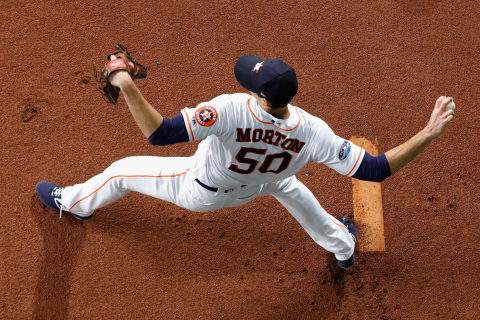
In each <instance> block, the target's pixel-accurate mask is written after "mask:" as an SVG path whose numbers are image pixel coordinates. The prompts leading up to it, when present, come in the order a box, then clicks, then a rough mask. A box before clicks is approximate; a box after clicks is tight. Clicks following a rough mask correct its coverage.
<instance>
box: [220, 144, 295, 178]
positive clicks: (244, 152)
mask: <svg viewBox="0 0 480 320" xmlns="http://www.w3.org/2000/svg"><path fill="white" fill-rule="evenodd" d="M266 152H267V149H256V148H246V147H242V148H241V149H240V150H239V151H238V153H237V156H236V157H235V159H236V160H237V161H238V162H239V163H243V164H246V165H248V168H246V169H242V168H239V167H238V165H236V164H233V163H232V164H231V165H230V167H228V169H230V170H232V171H233V172H236V173H241V174H249V173H252V172H253V170H255V168H256V167H257V165H258V163H259V161H258V160H255V159H252V158H248V157H247V156H248V153H253V154H258V155H264V154H265V153H266ZM275 159H279V160H280V161H281V162H280V164H279V165H278V166H277V168H276V169H272V168H270V167H271V166H272V163H273V161H274V160H275ZM290 160H292V155H291V154H290V153H288V152H281V153H274V154H268V155H266V156H265V160H263V162H262V164H261V165H260V167H259V168H258V171H260V172H261V173H267V172H272V173H280V172H282V171H283V170H285V169H287V167H288V165H289V164H290Z"/></svg>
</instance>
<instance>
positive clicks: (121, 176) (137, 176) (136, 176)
mask: <svg viewBox="0 0 480 320" xmlns="http://www.w3.org/2000/svg"><path fill="white" fill-rule="evenodd" d="M188 170H190V169H187V170H186V171H185V172H182V173H178V174H173V175H169V176H147V175H134V176H126V175H118V176H113V177H111V178H109V179H108V180H107V181H105V182H104V183H103V184H102V185H101V186H100V187H98V188H97V189H96V190H95V191H93V192H92V193H90V194H89V195H88V196H86V197H84V198H82V199H80V200H78V201H77V202H75V203H74V204H73V206H71V207H70V208H69V209H68V211H71V210H72V209H73V207H75V206H76V205H77V204H78V203H80V202H81V201H83V200H85V199H87V198H88V197H90V196H92V195H93V194H95V193H96V192H97V191H98V190H100V189H102V188H103V187H104V186H105V185H106V184H107V183H108V182H109V181H110V180H112V179H114V178H175V177H178V176H181V175H184V174H186V173H187V172H188Z"/></svg>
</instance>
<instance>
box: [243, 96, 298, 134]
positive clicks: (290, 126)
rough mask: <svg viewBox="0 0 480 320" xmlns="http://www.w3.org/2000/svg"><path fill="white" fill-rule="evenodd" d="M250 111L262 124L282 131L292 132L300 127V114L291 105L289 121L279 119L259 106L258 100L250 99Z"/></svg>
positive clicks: (289, 107) (289, 106)
mask: <svg viewBox="0 0 480 320" xmlns="http://www.w3.org/2000/svg"><path fill="white" fill-rule="evenodd" d="M248 110H249V111H250V113H251V114H252V116H253V117H254V118H255V120H257V121H258V122H261V123H263V124H265V125H271V126H273V127H275V128H277V129H279V130H282V131H292V130H295V129H296V128H297V127H298V126H299V125H300V121H301V118H300V114H299V113H298V109H297V108H296V107H294V106H292V105H291V104H289V105H288V111H289V112H290V117H288V119H278V118H276V117H274V116H272V115H271V114H269V113H268V112H266V111H265V110H263V109H262V107H261V106H259V105H258V103H257V100H255V98H253V97H251V98H250V99H248Z"/></svg>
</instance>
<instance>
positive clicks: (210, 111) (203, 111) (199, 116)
mask: <svg viewBox="0 0 480 320" xmlns="http://www.w3.org/2000/svg"><path fill="white" fill-rule="evenodd" d="M217 117H218V113H217V110H215V108H214V107H212V106H204V107H201V108H198V109H197V111H195V120H196V121H197V123H198V124H199V125H201V126H203V127H210V126H212V125H213V124H214V123H215V121H217Z"/></svg>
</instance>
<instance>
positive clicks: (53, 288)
mask: <svg viewBox="0 0 480 320" xmlns="http://www.w3.org/2000/svg"><path fill="white" fill-rule="evenodd" d="M30 213H31V214H32V216H33V217H34V219H35V221H36V222H37V223H38V226H39V228H40V232H41V234H42V239H43V248H44V257H43V261H42V263H41V266H40V272H39V275H38V280H37V285H36V289H35V298H34V303H33V315H32V317H33V319H67V318H68V299H69V296H70V277H71V275H72V272H73V269H74V267H75V264H76V261H77V258H78V255H79V252H80V249H81V248H82V246H83V244H84V241H85V237H86V228H85V226H84V225H83V224H82V222H81V221H79V220H76V219H75V218H72V217H70V216H67V215H63V216H62V219H61V220H60V219H59V218H58V216H56V213H55V212H53V211H52V210H50V209H48V208H45V207H44V206H43V204H42V203H41V201H40V199H39V198H38V197H37V195H33V196H32V200H31V203H30Z"/></svg>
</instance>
